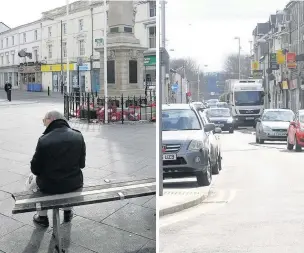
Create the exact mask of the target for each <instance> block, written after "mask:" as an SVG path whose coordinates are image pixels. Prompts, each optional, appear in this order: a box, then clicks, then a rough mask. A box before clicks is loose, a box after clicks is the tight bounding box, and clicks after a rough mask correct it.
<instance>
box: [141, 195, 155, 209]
mask: <svg viewBox="0 0 304 253" xmlns="http://www.w3.org/2000/svg"><path fill="white" fill-rule="evenodd" d="M143 206H144V207H148V208H151V209H154V210H156V198H155V197H153V198H151V199H150V200H149V201H148V202H146V203H145V204H143Z"/></svg>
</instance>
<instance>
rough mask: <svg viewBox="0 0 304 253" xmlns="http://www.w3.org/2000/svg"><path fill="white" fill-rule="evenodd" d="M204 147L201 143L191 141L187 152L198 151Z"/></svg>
mask: <svg viewBox="0 0 304 253" xmlns="http://www.w3.org/2000/svg"><path fill="white" fill-rule="evenodd" d="M203 146H204V144H203V142H202V141H197V140H193V141H191V142H190V144H189V147H188V150H200V149H202V148H203Z"/></svg>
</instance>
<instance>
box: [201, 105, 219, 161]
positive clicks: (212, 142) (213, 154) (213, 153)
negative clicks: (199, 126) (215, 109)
mask: <svg viewBox="0 0 304 253" xmlns="http://www.w3.org/2000/svg"><path fill="white" fill-rule="evenodd" d="M199 114H200V117H201V119H202V121H203V124H204V125H206V124H208V123H211V122H209V120H208V118H207V116H206V114H205V113H204V112H203V111H202V110H200V111H199ZM206 135H207V138H208V141H209V153H210V160H211V164H212V165H213V164H215V163H216V161H217V160H216V159H217V153H218V147H217V139H216V137H215V135H214V133H213V132H208V133H206Z"/></svg>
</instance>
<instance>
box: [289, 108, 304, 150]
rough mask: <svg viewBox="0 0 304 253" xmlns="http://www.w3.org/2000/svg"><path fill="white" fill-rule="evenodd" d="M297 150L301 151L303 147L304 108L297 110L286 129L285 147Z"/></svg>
mask: <svg viewBox="0 0 304 253" xmlns="http://www.w3.org/2000/svg"><path fill="white" fill-rule="evenodd" d="M294 147H295V149H296V151H297V152H300V151H302V147H304V110H299V111H298V112H297V113H296V115H295V117H294V119H293V120H292V121H291V122H290V123H289V128H288V131H287V149H288V150H293V148H294Z"/></svg>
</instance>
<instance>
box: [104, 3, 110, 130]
mask: <svg viewBox="0 0 304 253" xmlns="http://www.w3.org/2000/svg"><path fill="white" fill-rule="evenodd" d="M103 7H104V35H103V46H104V47H103V48H104V53H103V72H104V73H103V79H104V80H103V81H104V96H105V105H104V112H105V123H106V124H107V123H108V116H109V114H108V72H107V71H108V66H107V65H108V55H107V53H108V48H107V30H108V13H107V0H103Z"/></svg>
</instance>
